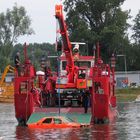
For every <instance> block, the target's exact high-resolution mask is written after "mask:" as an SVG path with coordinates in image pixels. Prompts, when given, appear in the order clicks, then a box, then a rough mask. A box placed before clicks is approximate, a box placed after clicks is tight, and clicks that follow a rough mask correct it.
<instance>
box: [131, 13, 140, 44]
mask: <svg viewBox="0 0 140 140" xmlns="http://www.w3.org/2000/svg"><path fill="white" fill-rule="evenodd" d="M132 29H133V32H134V34H133V35H132V38H133V39H134V40H135V43H136V44H140V10H139V12H138V14H137V15H136V17H135V19H134V26H133V28H132Z"/></svg>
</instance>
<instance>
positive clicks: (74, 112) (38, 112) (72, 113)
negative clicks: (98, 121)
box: [27, 107, 91, 124]
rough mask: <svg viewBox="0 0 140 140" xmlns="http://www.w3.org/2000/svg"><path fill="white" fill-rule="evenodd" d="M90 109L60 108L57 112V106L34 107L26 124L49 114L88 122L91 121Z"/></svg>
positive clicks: (84, 122)
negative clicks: (85, 110) (86, 111)
mask: <svg viewBox="0 0 140 140" xmlns="http://www.w3.org/2000/svg"><path fill="white" fill-rule="evenodd" d="M90 112H91V109H90V108H89V109H88V113H84V108H82V107H81V108H71V107H68V108H61V109H60V114H59V108H53V107H52V108H35V111H34V113H32V115H31V116H30V118H29V120H28V122H27V124H30V123H34V122H37V121H38V120H40V119H41V118H43V117H49V116H59V115H60V116H65V117H68V118H70V119H72V120H73V121H75V122H78V123H80V124H90V121H91V113H90Z"/></svg>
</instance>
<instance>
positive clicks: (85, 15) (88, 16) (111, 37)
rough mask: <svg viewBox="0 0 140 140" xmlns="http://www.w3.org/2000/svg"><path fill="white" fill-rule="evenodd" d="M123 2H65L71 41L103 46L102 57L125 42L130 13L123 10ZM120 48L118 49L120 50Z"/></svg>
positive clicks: (121, 0)
mask: <svg viewBox="0 0 140 140" xmlns="http://www.w3.org/2000/svg"><path fill="white" fill-rule="evenodd" d="M124 1H125V0H65V1H64V5H65V11H66V13H67V19H66V22H67V24H68V30H69V33H70V38H71V40H72V41H84V42H87V41H88V42H89V43H93V42H94V43H95V42H96V41H100V43H101V44H102V46H103V49H102V52H104V58H107V57H108V56H110V55H111V53H112V52H113V51H114V50H115V51H118V47H120V46H124V45H123V42H124V39H125V40H126V39H127V34H126V31H127V28H128V27H129V25H128V23H127V19H128V18H129V11H122V9H121V5H122V4H123V2H124ZM119 49H120V48H119Z"/></svg>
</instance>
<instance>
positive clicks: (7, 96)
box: [0, 65, 15, 102]
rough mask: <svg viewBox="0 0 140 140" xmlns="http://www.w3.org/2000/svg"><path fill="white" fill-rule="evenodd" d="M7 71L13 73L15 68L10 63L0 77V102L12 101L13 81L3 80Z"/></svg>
mask: <svg viewBox="0 0 140 140" xmlns="http://www.w3.org/2000/svg"><path fill="white" fill-rule="evenodd" d="M8 72H12V73H15V68H14V67H12V66H11V65H8V66H6V68H5V70H4V72H3V74H2V76H1V79H0V102H13V93H14V86H13V82H12V81H11V82H5V77H6V75H7V73H8Z"/></svg>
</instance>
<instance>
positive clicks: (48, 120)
mask: <svg viewBox="0 0 140 140" xmlns="http://www.w3.org/2000/svg"><path fill="white" fill-rule="evenodd" d="M51 122H52V118H46V119H45V120H44V121H43V122H42V123H47V124H49V123H51Z"/></svg>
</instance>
